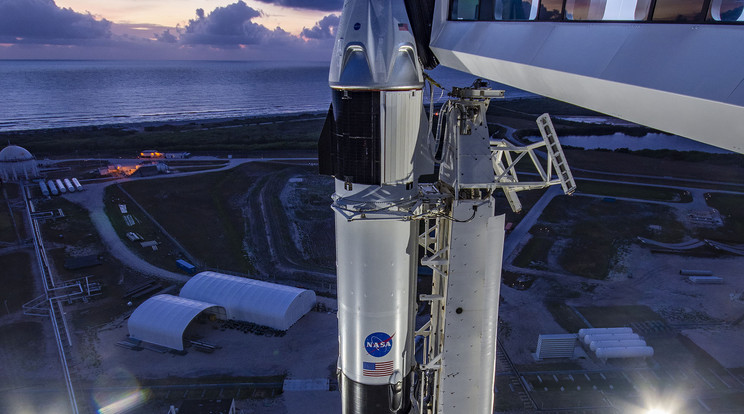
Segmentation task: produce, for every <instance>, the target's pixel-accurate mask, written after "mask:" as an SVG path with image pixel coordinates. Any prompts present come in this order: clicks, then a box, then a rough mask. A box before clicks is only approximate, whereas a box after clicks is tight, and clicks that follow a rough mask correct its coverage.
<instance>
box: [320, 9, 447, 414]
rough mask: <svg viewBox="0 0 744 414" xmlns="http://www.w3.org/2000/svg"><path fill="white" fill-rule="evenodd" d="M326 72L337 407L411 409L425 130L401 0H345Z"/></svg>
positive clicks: (351, 413) (353, 411) (354, 412)
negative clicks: (332, 183) (417, 214)
mask: <svg viewBox="0 0 744 414" xmlns="http://www.w3.org/2000/svg"><path fill="white" fill-rule="evenodd" d="M329 84H330V87H331V91H332V92H331V93H332V103H331V108H330V109H329V112H328V118H327V119H326V124H325V126H324V128H323V132H322V134H321V138H320V141H319V144H318V154H319V164H320V172H321V174H327V175H332V176H333V177H334V178H335V193H334V195H333V197H332V198H333V209H334V210H335V225H336V266H337V277H338V281H337V297H338V335H339V337H338V340H339V359H338V375H339V388H340V391H341V396H342V407H343V412H344V413H348V414H378V413H385V414H388V413H406V412H408V411H409V409H410V400H409V392H410V391H409V390H410V388H411V383H412V381H413V375H414V374H413V367H414V366H415V365H416V362H415V359H414V347H413V336H414V322H415V320H414V317H415V311H416V309H415V308H416V270H417V250H418V243H417V222H416V221H415V220H413V219H412V214H413V209H414V208H415V205H416V197H417V194H418V186H417V176H418V175H419V172H420V169H421V165H424V164H425V162H419V160H421V159H424V158H425V157H424V156H422V155H421V154H422V153H423V152H425V151H423V150H422V148H423V147H424V144H422V143H425V142H426V138H427V134H428V131H427V129H426V127H425V126H422V124H424V125H425V122H423V123H422V120H425V114H424V112H423V86H424V80H423V72H422V69H421V66H420V63H419V59H418V56H417V50H416V42H415V40H414V37H413V34H412V32H411V28H410V22H409V20H408V16H407V14H406V9H405V6H404V3H403V1H400V0H398V1H395V0H347V1H345V2H344V9H343V13H342V15H341V21H340V23H339V26H338V29H337V33H336V40H335V45H334V50H333V57H332V60H331V68H330V73H329ZM424 168H427V167H424ZM432 170H433V169H432Z"/></svg>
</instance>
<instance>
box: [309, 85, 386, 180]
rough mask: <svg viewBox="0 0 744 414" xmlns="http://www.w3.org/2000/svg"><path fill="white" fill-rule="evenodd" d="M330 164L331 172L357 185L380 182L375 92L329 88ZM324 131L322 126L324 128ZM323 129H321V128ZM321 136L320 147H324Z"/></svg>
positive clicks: (379, 140) (378, 106)
mask: <svg viewBox="0 0 744 414" xmlns="http://www.w3.org/2000/svg"><path fill="white" fill-rule="evenodd" d="M331 107H332V110H333V127H332V128H331V129H332V133H331V140H330V141H331V144H330V147H331V148H330V151H327V153H328V154H329V157H330V158H331V160H330V163H328V162H324V167H322V168H321V172H322V171H324V170H325V171H327V168H326V166H327V165H329V164H330V165H331V166H332V170H333V171H332V175H333V176H334V177H336V178H337V179H339V180H342V181H348V182H351V183H357V184H370V185H380V184H381V182H382V181H381V180H382V178H381V177H382V174H381V136H382V135H381V131H380V92H379V91H344V90H334V91H333V103H332V105H331ZM324 130H325V128H324ZM324 132H325V131H324ZM323 140H324V138H323V136H322V135H321V142H320V143H319V150H320V149H321V148H320V147H322V146H325V145H326V144H325V143H324V142H323Z"/></svg>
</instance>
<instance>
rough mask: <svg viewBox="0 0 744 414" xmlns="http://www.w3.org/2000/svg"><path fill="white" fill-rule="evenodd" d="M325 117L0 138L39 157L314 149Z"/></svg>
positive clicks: (60, 131)
mask: <svg viewBox="0 0 744 414" xmlns="http://www.w3.org/2000/svg"><path fill="white" fill-rule="evenodd" d="M316 118H321V119H316ZM322 118H324V117H323V116H322V115H319V114H301V115H277V116H267V117H260V118H249V119H236V120H231V121H225V122H208V121H205V122H200V123H196V122H195V123H191V124H186V125H159V126H149V127H145V128H144V130H141V131H135V130H133V129H128V128H124V127H100V128H99V127H88V128H69V129H52V130H37V131H24V132H14V133H6V134H0V137H7V138H9V139H11V140H12V141H13V142H14V143H17V144H18V145H21V146H23V147H24V148H26V149H28V150H29V151H30V152H31V153H33V154H35V155H36V156H37V157H40V156H49V155H59V154H67V155H71V156H91V155H97V154H117V155H118V154H127V155H131V154H132V153H134V152H137V151H140V150H142V149H143V148H156V149H158V150H160V151H164V152H181V151H188V152H191V153H203V152H209V153H214V152H229V153H232V154H243V153H249V152H254V151H266V150H288V149H289V150H311V149H315V148H316V146H317V140H318V136H319V135H320V131H321V129H322V127H323V122H324V120H323V119H322ZM284 121H292V122H284ZM259 124H261V125H259ZM70 148H75V150H74V153H70Z"/></svg>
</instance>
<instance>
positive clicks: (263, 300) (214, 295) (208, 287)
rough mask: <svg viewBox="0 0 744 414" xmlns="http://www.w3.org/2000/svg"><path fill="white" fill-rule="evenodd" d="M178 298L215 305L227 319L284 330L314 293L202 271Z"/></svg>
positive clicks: (310, 303)
mask: <svg viewBox="0 0 744 414" xmlns="http://www.w3.org/2000/svg"><path fill="white" fill-rule="evenodd" d="M180 295H181V297H184V298H189V299H195V300H199V301H204V302H210V303H216V304H219V305H220V306H222V307H224V308H225V311H226V312H227V319H234V320H239V321H247V322H253V323H256V324H259V325H263V326H268V327H270V328H273V329H278V330H282V331H284V330H287V329H289V327H290V326H292V325H293V324H294V323H295V322H297V321H298V320H299V319H300V318H301V317H302V316H303V315H305V314H306V313H307V312H308V311H310V309H312V307H313V306H315V292H313V291H311V290H306V289H299V288H295V287H291V286H284V285H277V284H274V283H268V282H262V281H259V280H252V279H247V278H244V277H238V276H230V275H225V274H222V273H216V272H201V273H199V274H197V275H195V276H194V277H192V278H191V279H189V281H188V282H186V285H184V287H183V288H182V289H181V294H180Z"/></svg>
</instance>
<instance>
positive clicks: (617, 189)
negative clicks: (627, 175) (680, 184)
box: [576, 180, 692, 203]
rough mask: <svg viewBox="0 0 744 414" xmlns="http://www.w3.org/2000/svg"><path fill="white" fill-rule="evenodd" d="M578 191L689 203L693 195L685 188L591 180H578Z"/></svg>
mask: <svg viewBox="0 0 744 414" xmlns="http://www.w3.org/2000/svg"><path fill="white" fill-rule="evenodd" d="M576 187H577V191H578V192H581V193H587V194H596V195H604V196H609V197H623V198H635V199H638V200H650V201H667V202H674V203H689V202H691V201H692V196H691V195H690V193H689V192H687V191H685V190H679V189H676V188H666V187H651V186H645V185H633V184H624V183H609V182H601V181H591V180H576Z"/></svg>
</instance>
